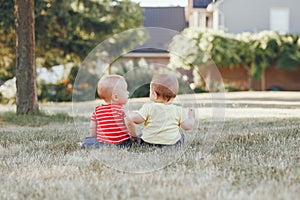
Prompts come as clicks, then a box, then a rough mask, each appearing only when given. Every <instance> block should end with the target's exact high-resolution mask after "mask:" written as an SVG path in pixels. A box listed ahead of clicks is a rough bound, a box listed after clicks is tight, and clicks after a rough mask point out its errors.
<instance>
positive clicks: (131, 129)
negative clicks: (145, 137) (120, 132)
mask: <svg viewBox="0 0 300 200" xmlns="http://www.w3.org/2000/svg"><path fill="white" fill-rule="evenodd" d="M124 122H125V124H126V127H127V129H128V131H129V133H130V135H131V137H132V138H136V137H137V133H136V129H135V126H134V123H133V121H132V120H131V119H130V117H129V116H126V117H125V118H124Z"/></svg>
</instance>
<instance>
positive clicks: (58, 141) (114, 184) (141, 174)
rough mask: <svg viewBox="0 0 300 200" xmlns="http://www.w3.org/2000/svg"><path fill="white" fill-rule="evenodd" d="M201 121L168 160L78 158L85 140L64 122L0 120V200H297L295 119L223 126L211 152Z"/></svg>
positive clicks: (108, 151)
mask: <svg viewBox="0 0 300 200" xmlns="http://www.w3.org/2000/svg"><path fill="white" fill-rule="evenodd" d="M289 109H291V108H289ZM291 110H292V109H291ZM241 111H242V110H241ZM82 120H83V121H84V120H85V119H84V118H82ZM199 120H200V122H199V126H198V127H197V131H196V130H194V131H196V132H197V134H195V135H194V136H195V138H193V137H191V138H190V142H188V143H187V144H188V145H186V146H185V147H184V150H178V149H177V152H179V153H175V154H174V151H176V149H172V151H171V150H170V149H162V150H161V149H160V150H157V149H141V148H139V147H137V146H134V147H133V148H131V149H116V148H104V149H101V150H81V149H79V148H78V147H77V142H79V141H80V140H81V139H82V138H83V137H84V136H85V135H87V133H80V134H78V133H77V131H76V128H75V126H74V122H73V119H72V118H70V117H68V116H67V115H64V114H57V115H52V116H49V115H45V114H41V115H39V116H27V117H26V118H25V119H24V116H18V117H16V116H15V115H14V114H12V113H0V160H1V162H0V168H1V170H0V180H1V184H0V199H230V200H231V199H297V198H299V196H300V184H299V183H300V167H299V161H300V154H299V143H300V118H298V117H281V118H280V117H278V116H277V115H276V117H256V118H252V117H237V118H228V119H226V121H225V123H224V127H223V131H222V134H221V136H220V138H219V139H218V141H216V142H215V143H212V144H215V146H212V148H211V151H209V152H208V151H206V150H205V151H204V150H203V147H205V142H206V141H207V140H206V139H205V137H202V136H203V135H205V132H206V131H207V130H209V127H210V126H211V125H210V124H209V121H208V120H201V119H199ZM214 139H216V138H214ZM172 152H173V153H172ZM170 161H171V162H170ZM137 165H140V166H137ZM143 168H145V170H144V171H143ZM135 170H136V172H138V173H134V172H135Z"/></svg>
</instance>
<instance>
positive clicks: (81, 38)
mask: <svg viewBox="0 0 300 200" xmlns="http://www.w3.org/2000/svg"><path fill="white" fill-rule="evenodd" d="M13 6H14V4H13V1H1V2H0V58H1V59H0V69H1V70H0V80H6V79H9V78H10V77H12V76H13V75H14V60H15V50H14V49H15V27H14V26H15V25H14V12H13V11H14V8H13ZM141 22H142V9H141V8H140V7H139V5H138V4H137V3H133V2H131V1H129V0H125V1H118V0H104V1H95V0H88V1H82V0H35V39H36V63H37V66H38V67H39V66H43V67H51V66H54V65H57V64H64V63H67V62H74V63H79V62H81V61H82V59H83V58H85V57H86V56H87V54H88V52H89V51H91V50H92V49H93V48H94V47H95V45H97V44H98V43H99V42H101V41H103V40H105V39H106V38H107V37H109V36H110V35H111V34H115V33H119V32H122V31H124V30H127V29H130V28H135V27H139V26H140V25H141Z"/></svg>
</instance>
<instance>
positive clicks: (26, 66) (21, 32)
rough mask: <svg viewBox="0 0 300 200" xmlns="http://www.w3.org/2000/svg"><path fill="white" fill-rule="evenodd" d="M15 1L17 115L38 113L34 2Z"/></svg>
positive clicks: (26, 0) (32, 0)
mask: <svg viewBox="0 0 300 200" xmlns="http://www.w3.org/2000/svg"><path fill="white" fill-rule="evenodd" d="M14 1H15V24H16V79H17V82H16V86H17V99H16V100H17V101H16V102H17V114H28V113H33V112H35V111H38V100H37V84H36V70H35V53H34V49H35V36H34V0H14Z"/></svg>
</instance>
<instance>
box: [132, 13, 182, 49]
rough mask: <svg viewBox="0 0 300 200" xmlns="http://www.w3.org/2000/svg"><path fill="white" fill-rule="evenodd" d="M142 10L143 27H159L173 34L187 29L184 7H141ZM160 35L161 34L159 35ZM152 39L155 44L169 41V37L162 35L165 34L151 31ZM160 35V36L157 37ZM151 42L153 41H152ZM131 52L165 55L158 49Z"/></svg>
mask: <svg viewBox="0 0 300 200" xmlns="http://www.w3.org/2000/svg"><path fill="white" fill-rule="evenodd" d="M143 9H144V14H143V17H144V21H143V26H144V27H159V28H165V29H170V30H172V31H173V32H174V31H176V32H181V31H182V30H183V29H185V28H186V27H187V22H186V20H185V8H184V7H143ZM160 33H161V34H160ZM150 34H152V37H154V38H155V40H157V41H155V43H156V44H158V43H161V44H162V43H167V42H168V41H169V40H170V36H169V35H164V34H165V32H160V31H159V30H158V31H157V32H155V30H152V31H151V33H150ZM158 34H160V35H158ZM152 42H153V41H152ZM154 46H155V45H154ZM158 46H159V45H158ZM132 52H135V53H167V51H165V50H163V49H158V48H143V49H136V50H133V51H132Z"/></svg>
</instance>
